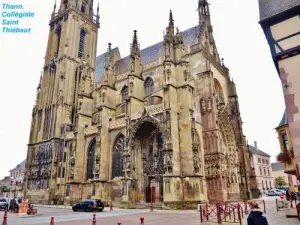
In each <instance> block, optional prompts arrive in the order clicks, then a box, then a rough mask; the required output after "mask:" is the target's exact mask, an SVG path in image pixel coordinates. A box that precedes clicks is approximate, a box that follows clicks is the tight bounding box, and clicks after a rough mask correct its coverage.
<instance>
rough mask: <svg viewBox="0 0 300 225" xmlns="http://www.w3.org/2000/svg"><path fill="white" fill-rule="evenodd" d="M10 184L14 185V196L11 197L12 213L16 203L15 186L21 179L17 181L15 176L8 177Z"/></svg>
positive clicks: (19, 183)
mask: <svg viewBox="0 0 300 225" xmlns="http://www.w3.org/2000/svg"><path fill="white" fill-rule="evenodd" d="M10 184H11V185H14V188H13V189H14V190H13V192H14V198H13V201H11V202H12V208H11V212H12V213H13V212H15V204H16V202H15V201H16V191H17V186H18V185H21V181H17V180H16V178H14V177H10Z"/></svg>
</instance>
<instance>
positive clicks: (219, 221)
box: [216, 203, 222, 224]
mask: <svg viewBox="0 0 300 225" xmlns="http://www.w3.org/2000/svg"><path fill="white" fill-rule="evenodd" d="M216 209H217V220H218V224H221V223H222V221H221V215H220V203H217V204H216Z"/></svg>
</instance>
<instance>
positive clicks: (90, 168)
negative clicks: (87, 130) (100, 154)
mask: <svg viewBox="0 0 300 225" xmlns="http://www.w3.org/2000/svg"><path fill="white" fill-rule="evenodd" d="M95 147H96V140H95V139H93V140H92V141H91V142H90V145H89V147H88V151H87V164H86V180H89V179H93V178H94V173H93V172H94V156H95Z"/></svg>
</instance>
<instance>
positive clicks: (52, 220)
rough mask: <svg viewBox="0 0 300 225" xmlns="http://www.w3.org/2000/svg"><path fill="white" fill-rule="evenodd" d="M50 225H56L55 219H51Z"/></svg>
mask: <svg viewBox="0 0 300 225" xmlns="http://www.w3.org/2000/svg"><path fill="white" fill-rule="evenodd" d="M50 225H54V217H51V221H50Z"/></svg>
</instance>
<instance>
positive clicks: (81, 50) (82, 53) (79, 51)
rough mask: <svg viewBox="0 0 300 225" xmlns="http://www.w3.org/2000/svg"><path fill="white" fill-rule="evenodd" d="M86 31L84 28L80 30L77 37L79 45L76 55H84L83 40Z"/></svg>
mask: <svg viewBox="0 0 300 225" xmlns="http://www.w3.org/2000/svg"><path fill="white" fill-rule="evenodd" d="M85 36H86V31H85V30H84V29H81V30H80V37H79V47H78V57H79V58H81V57H82V56H83V55H84V42H85Z"/></svg>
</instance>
